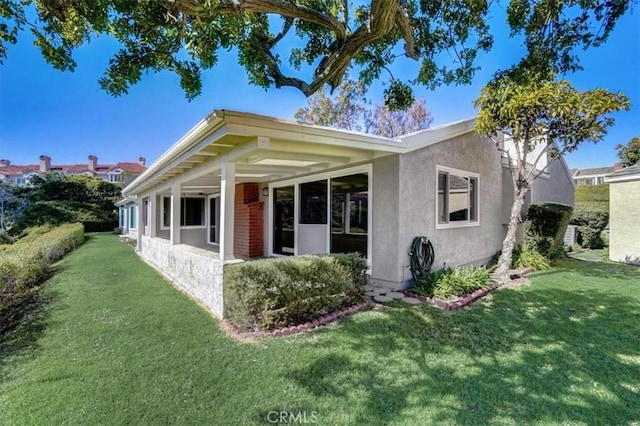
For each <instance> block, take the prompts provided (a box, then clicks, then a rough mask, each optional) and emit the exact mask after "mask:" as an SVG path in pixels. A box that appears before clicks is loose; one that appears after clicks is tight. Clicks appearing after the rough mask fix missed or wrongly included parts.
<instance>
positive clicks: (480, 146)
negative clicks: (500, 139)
mask: <svg viewBox="0 0 640 426" xmlns="http://www.w3.org/2000/svg"><path fill="white" fill-rule="evenodd" d="M437 166H441V167H449V168H454V169H458V170H462V171H466V172H470V173H476V174H478V175H479V184H478V187H479V192H478V200H479V206H478V208H479V222H478V225H474V226H466V227H459V228H449V229H436V194H437V190H436V185H437V172H436V167H437ZM399 176H400V193H399V198H400V201H399V211H400V219H399V233H398V241H399V244H400V248H399V250H398V255H399V257H398V262H399V263H401V264H402V265H403V268H402V272H403V273H402V278H401V281H402V282H403V285H406V284H408V282H409V281H410V279H411V272H410V270H409V268H408V266H409V255H408V253H409V251H410V248H411V243H412V241H413V239H414V238H415V237H417V236H421V235H424V236H426V237H427V238H429V239H430V240H431V243H432V244H433V248H434V251H435V259H434V265H433V267H434V269H440V268H442V267H443V266H444V265H445V264H446V265H447V266H454V265H467V264H482V263H485V262H487V261H488V260H489V259H490V258H491V256H493V255H494V254H495V252H496V251H497V250H499V249H500V247H501V245H502V240H503V238H504V228H503V226H502V207H501V206H502V167H501V162H500V155H499V153H498V151H497V150H496V149H495V148H494V146H493V144H492V143H491V142H489V141H488V140H484V139H482V138H480V137H479V136H477V135H475V134H473V133H467V134H465V135H462V136H458V137H456V138H453V139H449V140H447V141H443V142H441V143H437V144H434V145H431V146H427V147H425V148H421V149H419V150H416V151H413V152H409V153H407V154H403V155H401V156H400V163H399ZM376 208H377V206H376Z"/></svg>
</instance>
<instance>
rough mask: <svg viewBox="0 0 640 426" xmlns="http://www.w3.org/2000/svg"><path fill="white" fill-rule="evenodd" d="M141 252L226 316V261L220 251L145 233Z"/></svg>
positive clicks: (208, 305) (198, 298) (193, 293)
mask: <svg viewBox="0 0 640 426" xmlns="http://www.w3.org/2000/svg"><path fill="white" fill-rule="evenodd" d="M138 253H139V255H140V256H141V257H142V258H143V259H145V260H147V261H148V262H149V263H151V264H152V265H154V266H155V267H156V268H157V269H158V270H160V271H161V272H162V273H163V274H165V275H166V276H167V277H169V278H170V279H171V280H172V281H173V282H174V283H175V284H176V285H177V286H178V287H180V288H181V289H182V290H184V291H185V292H186V293H188V294H189V295H191V296H192V297H194V298H195V299H197V300H198V301H199V302H200V303H202V304H203V305H204V306H205V307H206V308H207V309H208V310H209V311H210V312H211V313H212V314H213V315H215V316H216V317H218V318H223V315H224V300H223V291H222V275H223V262H222V261H221V260H220V259H219V258H218V254H217V253H213V252H208V251H206V250H202V249H198V248H195V247H190V246H187V245H175V246H172V245H171V244H170V243H169V241H167V240H163V239H161V238H150V237H147V236H143V237H142V247H141V250H140V251H139V252H138Z"/></svg>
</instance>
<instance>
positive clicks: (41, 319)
mask: <svg viewBox="0 0 640 426" xmlns="http://www.w3.org/2000/svg"><path fill="white" fill-rule="evenodd" d="M45 285H46V284H45ZM43 290H44V289H42V288H40V289H38V291H37V292H36V293H35V294H34V295H33V296H32V297H30V298H29V300H28V301H25V302H24V304H23V306H22V308H21V309H22V311H23V312H22V315H23V317H22V319H21V320H20V322H19V323H18V324H17V325H16V326H15V327H14V328H12V329H10V330H8V331H6V332H4V333H1V334H0V371H2V369H3V367H4V365H5V362H6V361H7V359H8V358H10V357H12V356H32V355H33V353H34V351H35V350H36V349H37V348H38V340H39V339H40V337H41V336H42V335H43V334H44V332H45V331H46V329H47V327H48V325H49V319H50V308H51V305H52V304H54V303H55V302H56V300H57V299H58V297H59V296H58V293H57V292H55V291H46V292H45V291H43Z"/></svg>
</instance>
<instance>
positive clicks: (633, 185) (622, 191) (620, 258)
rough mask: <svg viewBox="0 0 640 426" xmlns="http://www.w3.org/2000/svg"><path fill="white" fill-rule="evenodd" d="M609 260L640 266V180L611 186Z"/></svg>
mask: <svg viewBox="0 0 640 426" xmlns="http://www.w3.org/2000/svg"><path fill="white" fill-rule="evenodd" d="M609 191H610V192H609V210H610V217H609V258H610V259H611V260H613V261H615V262H625V263H634V264H640V222H638V212H640V180H634V181H630V182H616V183H611V185H610V186H609Z"/></svg>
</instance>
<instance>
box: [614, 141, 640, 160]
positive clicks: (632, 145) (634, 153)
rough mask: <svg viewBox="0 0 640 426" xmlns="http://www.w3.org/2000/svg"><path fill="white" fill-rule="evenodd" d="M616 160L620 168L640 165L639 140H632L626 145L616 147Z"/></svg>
mask: <svg viewBox="0 0 640 426" xmlns="http://www.w3.org/2000/svg"><path fill="white" fill-rule="evenodd" d="M616 149H617V150H618V158H619V159H620V165H621V166H622V167H629V166H633V165H634V164H638V163H640V138H639V137H635V138H632V139H631V140H630V141H629V142H627V144H626V145H622V144H618V145H616Z"/></svg>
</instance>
